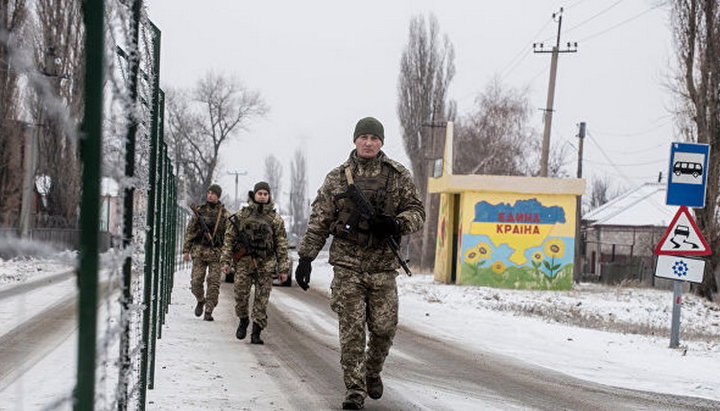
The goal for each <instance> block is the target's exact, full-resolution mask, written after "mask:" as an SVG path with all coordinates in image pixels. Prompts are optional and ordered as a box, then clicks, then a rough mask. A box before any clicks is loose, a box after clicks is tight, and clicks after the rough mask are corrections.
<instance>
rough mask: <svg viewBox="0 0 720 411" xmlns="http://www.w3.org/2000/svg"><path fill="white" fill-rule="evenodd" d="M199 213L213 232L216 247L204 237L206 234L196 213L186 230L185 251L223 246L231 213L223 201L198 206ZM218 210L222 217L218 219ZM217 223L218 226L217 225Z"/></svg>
mask: <svg viewBox="0 0 720 411" xmlns="http://www.w3.org/2000/svg"><path fill="white" fill-rule="evenodd" d="M197 209H198V213H199V214H200V215H201V216H203V217H204V218H203V219H204V220H205V223H206V224H207V226H208V228H209V229H210V232H211V234H213V240H214V243H215V244H214V247H210V245H209V244H208V241H207V239H204V238H203V237H205V234H204V233H203V229H202V225H201V224H200V222H199V221H198V218H197V216H196V215H195V213H193V214H192V218H190V223H188V226H187V229H186V230H185V241H184V242H183V253H189V252H192V249H193V248H195V247H203V248H215V249H219V248H220V247H222V243H223V235H224V234H225V225H226V224H227V219H228V217H230V213H229V212H228V211H227V210H226V209H225V206H224V205H223V203H221V202H220V201H218V202H217V203H216V204H212V203H208V202H206V203H205V204H203V205H201V206H199V207H197ZM218 212H219V213H220V219H219V220H218V219H217V216H218ZM216 225H217V228H216V227H215V226H216Z"/></svg>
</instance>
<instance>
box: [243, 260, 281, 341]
mask: <svg viewBox="0 0 720 411" xmlns="http://www.w3.org/2000/svg"><path fill="white" fill-rule="evenodd" d="M253 285H254V286H255V293H254V296H253V306H252V322H254V323H256V324H257V325H259V326H260V328H262V329H265V327H267V305H268V301H269V300H270V291H271V290H272V275H271V274H270V272H267V271H265V270H263V267H262V265H261V267H260V269H259V270H257V269H255V268H254V267H253V265H252V264H249V263H248V262H246V261H245V259H242V260H241V262H239V263H238V264H236V265H235V284H234V288H235V314H237V316H238V318H246V317H248V311H249V309H248V306H249V305H250V293H251V291H252V286H253Z"/></svg>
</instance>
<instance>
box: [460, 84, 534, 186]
mask: <svg viewBox="0 0 720 411" xmlns="http://www.w3.org/2000/svg"><path fill="white" fill-rule="evenodd" d="M530 116H531V110H530V103H529V101H528V97H527V91H526V90H521V91H518V90H514V89H509V88H507V89H506V88H504V87H503V86H502V85H501V84H500V82H499V80H498V79H497V78H495V79H494V80H493V81H492V82H491V83H490V84H489V85H488V86H487V87H486V89H485V91H483V92H482V93H481V94H480V95H478V96H477V98H476V99H475V110H474V111H473V112H472V113H470V114H467V115H465V116H463V117H462V118H461V119H460V120H459V121H457V123H456V126H455V139H454V140H455V141H454V146H455V147H454V150H453V152H454V153H455V158H454V159H455V164H453V169H454V171H455V172H456V173H457V174H497V175H525V174H528V173H529V172H530V170H532V169H533V168H534V167H533V166H532V165H530V164H527V159H528V158H530V154H531V153H532V152H533V149H534V148H535V147H536V146H537V144H533V142H536V141H537V133H536V132H535V131H534V130H533V129H532V128H531V127H530V126H529V119H530Z"/></svg>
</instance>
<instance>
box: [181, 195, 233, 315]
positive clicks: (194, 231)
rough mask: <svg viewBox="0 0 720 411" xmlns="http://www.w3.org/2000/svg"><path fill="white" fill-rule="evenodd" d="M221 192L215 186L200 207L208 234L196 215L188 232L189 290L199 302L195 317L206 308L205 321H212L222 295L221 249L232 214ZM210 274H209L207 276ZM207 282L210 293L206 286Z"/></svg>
mask: <svg viewBox="0 0 720 411" xmlns="http://www.w3.org/2000/svg"><path fill="white" fill-rule="evenodd" d="M221 195H222V188H220V186H219V185H217V184H213V185H211V186H210V187H209V188H208V191H207V195H206V200H207V201H206V203H205V204H203V205H201V206H200V207H197V208H196V210H197V211H198V214H199V215H200V216H201V217H202V221H203V222H205V226H206V227H207V228H208V230H209V232H206V231H205V230H204V228H203V225H202V223H201V222H200V220H199V219H198V216H197V215H196V214H194V213H193V216H192V218H191V219H190V223H189V224H188V226H187V229H186V230H185V242H184V243H183V260H184V261H188V260H190V256H191V255H192V278H191V280H190V287H191V289H192V293H193V295H194V296H195V299H196V300H197V305H196V306H195V316H196V317H200V316H201V315H202V313H203V307H204V308H205V317H204V319H205V321H213V316H212V312H213V309H214V308H215V306H217V303H218V295H219V294H220V249H221V247H222V244H223V235H224V234H225V224H226V221H227V219H228V217H229V216H230V213H229V212H228V211H227V210H226V209H225V206H224V205H223V203H221V202H220V196H221ZM206 273H207V274H206ZM206 281H207V293H206V292H205V289H204V283H205V282H206Z"/></svg>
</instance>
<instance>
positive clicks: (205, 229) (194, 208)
mask: <svg viewBox="0 0 720 411" xmlns="http://www.w3.org/2000/svg"><path fill="white" fill-rule="evenodd" d="M190 209H191V210H192V211H193V213H195V217H196V218H197V220H198V223H200V228H202V230H203V234H205V238H206V239H207V240H208V241H209V242H210V247H215V241H213V235H212V233H211V232H210V227H208V226H207V224H206V223H205V220H203V218H202V216H201V215H200V212H199V211H198V210H197V206H195V205H192V204H190Z"/></svg>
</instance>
